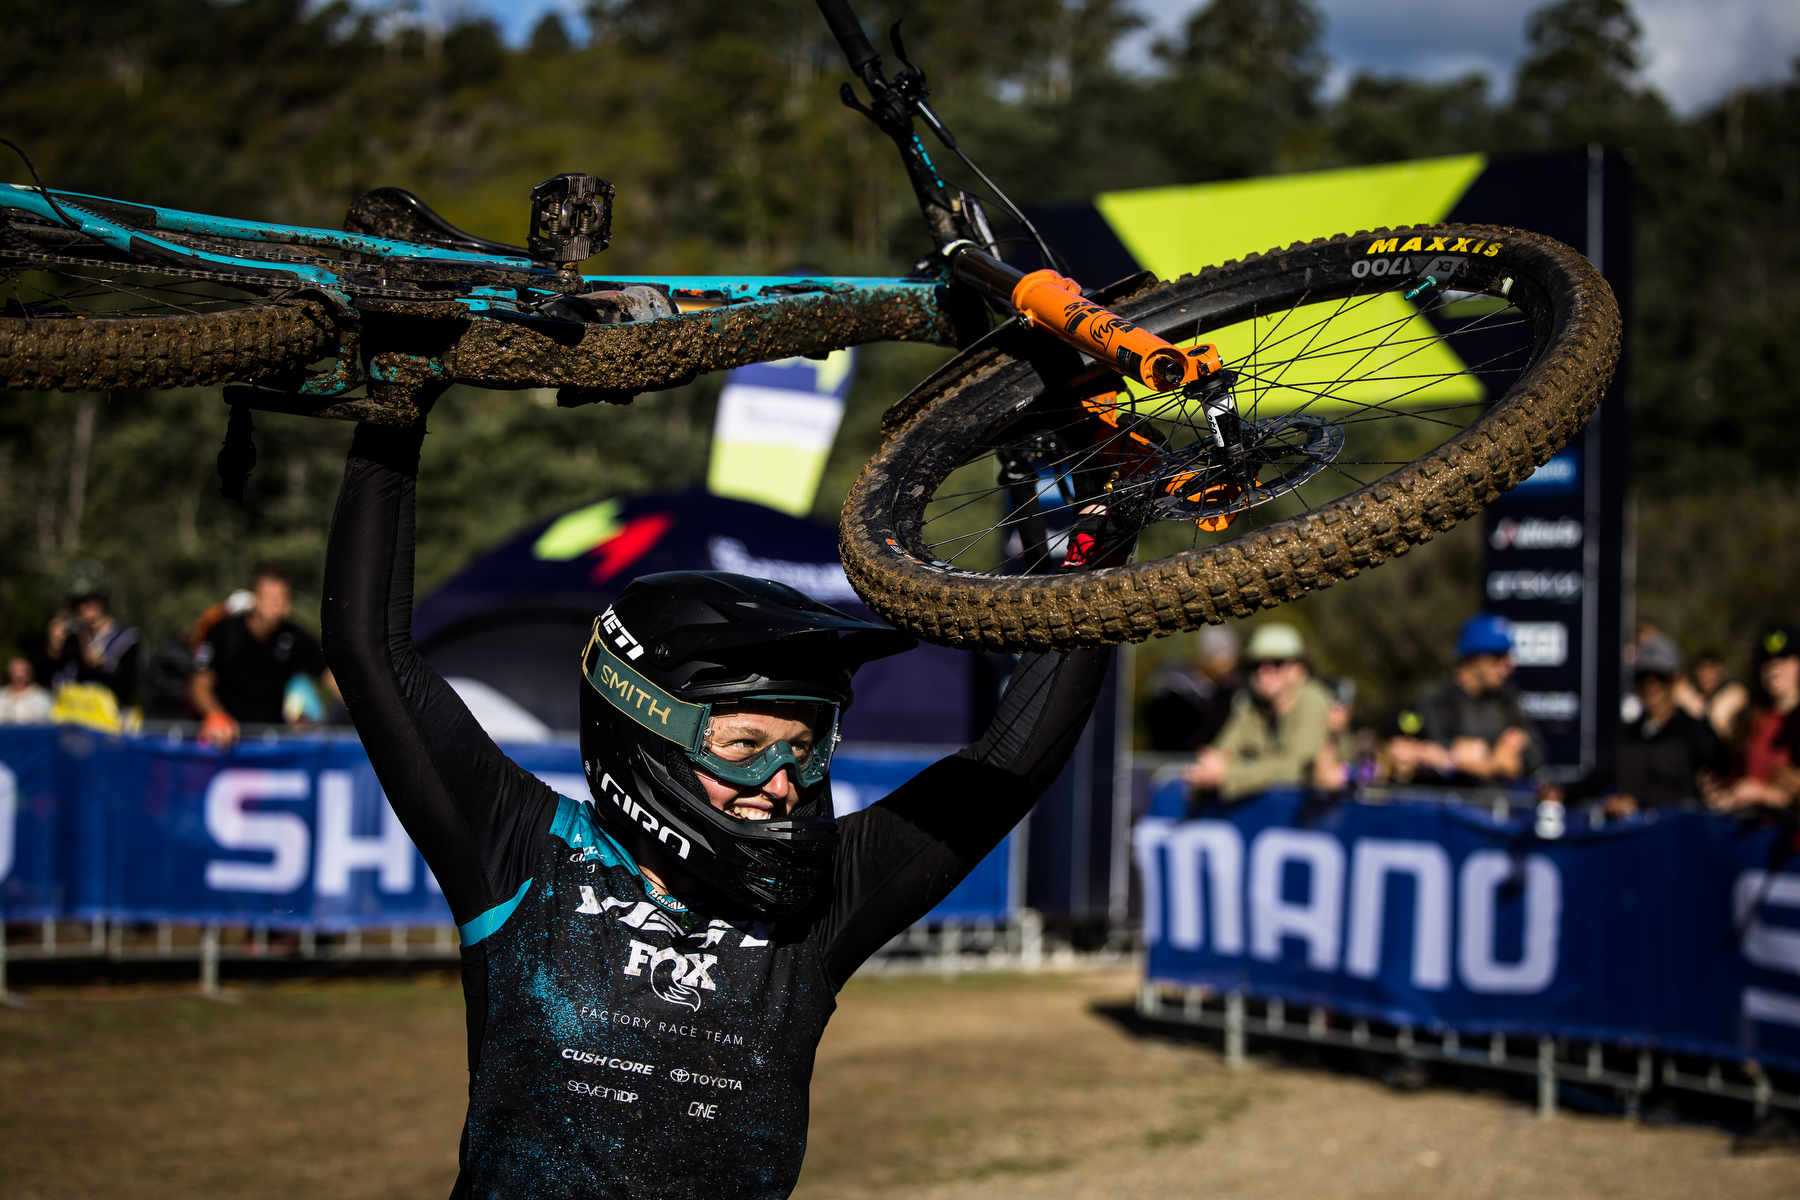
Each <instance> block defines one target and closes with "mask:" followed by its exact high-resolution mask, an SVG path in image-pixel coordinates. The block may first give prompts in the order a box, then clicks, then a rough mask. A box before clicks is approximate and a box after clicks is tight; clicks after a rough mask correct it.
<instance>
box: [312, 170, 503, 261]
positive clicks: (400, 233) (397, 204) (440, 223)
mask: <svg viewBox="0 0 1800 1200" xmlns="http://www.w3.org/2000/svg"><path fill="white" fill-rule="evenodd" d="M344 232H346V233H366V234H368V235H369V236H370V237H383V238H394V239H397V240H399V241H407V242H424V243H426V244H427V245H432V246H442V247H444V248H445V249H447V250H462V251H466V252H468V253H471V254H497V255H505V256H507V257H511V258H530V257H532V255H531V252H530V251H529V250H527V249H525V247H523V246H509V245H507V244H506V243H505V242H495V241H490V240H489V239H487V238H484V237H477V236H475V235H474V234H472V233H465V232H464V231H462V230H460V229H458V228H457V227H456V226H454V225H452V224H451V223H450V222H448V221H446V220H444V218H443V217H441V216H439V215H438V214H437V212H436V211H434V210H433V209H432V207H431V206H430V205H429V204H427V203H425V202H424V201H423V200H421V199H419V198H418V197H417V196H415V195H413V194H412V193H411V192H409V191H407V190H406V189H405V188H397V187H378V188H372V189H371V190H369V191H366V192H364V193H363V194H362V195H360V196H358V197H357V198H356V199H355V200H353V201H351V202H350V211H349V212H347V213H345V214H344Z"/></svg>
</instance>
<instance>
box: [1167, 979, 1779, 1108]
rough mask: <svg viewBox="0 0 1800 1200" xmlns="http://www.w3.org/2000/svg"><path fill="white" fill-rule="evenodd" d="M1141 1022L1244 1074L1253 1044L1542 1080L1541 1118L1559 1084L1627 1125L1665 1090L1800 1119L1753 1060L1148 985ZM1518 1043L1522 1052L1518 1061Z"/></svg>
mask: <svg viewBox="0 0 1800 1200" xmlns="http://www.w3.org/2000/svg"><path fill="white" fill-rule="evenodd" d="M1137 1011H1138V1014H1139V1015H1140V1016H1142V1017H1144V1018H1146V1019H1148V1020H1152V1021H1165V1022H1170V1023H1173V1024H1181V1025H1190V1026H1195V1027H1198V1028H1201V1029H1211V1030H1217V1031H1219V1032H1220V1033H1221V1034H1222V1035H1223V1040H1224V1054H1225V1062H1226V1065H1227V1066H1232V1067H1237V1066H1242V1065H1243V1063H1244V1060H1245V1056H1246V1054H1247V1051H1248V1048H1249V1040H1250V1039H1251V1038H1252V1037H1257V1038H1263V1039H1269V1040H1276V1041H1288V1042H1300V1043H1310V1044H1313V1045H1321V1046H1334V1047H1339V1048H1342V1049H1349V1050H1361V1051H1366V1052H1368V1053H1371V1054H1386V1055H1393V1056H1395V1057H1397V1058H1402V1059H1408V1060H1412V1061H1418V1062H1439V1063H1447V1064H1450V1065H1453V1066H1463V1067H1475V1068H1479V1069H1482V1070H1489V1071H1500V1072H1506V1073H1510V1074H1516V1075H1528V1076H1534V1077H1535V1078H1536V1080H1537V1107H1538V1115H1539V1116H1540V1117H1546V1118H1547V1117H1551V1116H1554V1115H1555V1113H1556V1109H1557V1084H1558V1083H1568V1084H1572V1085H1576V1086H1582V1087H1590V1088H1597V1089H1608V1090H1610V1091H1612V1092H1613V1093H1614V1094H1615V1095H1616V1096H1617V1097H1618V1099H1619V1101H1620V1103H1621V1104H1622V1105H1623V1106H1624V1109H1625V1114H1626V1116H1627V1117H1628V1118H1632V1119H1635V1118H1636V1117H1637V1116H1638V1115H1639V1114H1640V1112H1641V1111H1642V1106H1643V1100H1644V1097H1645V1096H1646V1095H1647V1094H1648V1093H1649V1092H1650V1091H1651V1089H1652V1088H1653V1087H1655V1086H1657V1085H1658V1084H1660V1085H1661V1086H1662V1087H1665V1088H1671V1089H1675V1090H1678V1091H1687V1092H1696V1093H1701V1094H1704V1095H1709V1096H1716V1097H1721V1098H1724V1099H1728V1100H1741V1101H1744V1102H1745V1103H1747V1104H1749V1105H1750V1110H1751V1113H1752V1115H1753V1117H1754V1118H1755V1119H1756V1120H1759V1121H1760V1120H1761V1119H1762V1118H1763V1117H1765V1116H1767V1115H1768V1113H1769V1110H1770V1109H1771V1108H1783V1109H1791V1110H1795V1111H1800V1079H1789V1078H1787V1077H1785V1076H1782V1077H1781V1078H1782V1080H1783V1082H1784V1083H1785V1084H1786V1085H1787V1090H1783V1089H1782V1088H1781V1087H1778V1086H1777V1083H1776V1076H1773V1075H1771V1073H1770V1072H1768V1071H1765V1070H1764V1069H1763V1068H1762V1066H1761V1064H1759V1063H1758V1062H1756V1060H1754V1059H1744V1060H1742V1061H1740V1062H1736V1063H1725V1062H1720V1061H1718V1060H1709V1059H1698V1058H1694V1057H1692V1056H1687V1055H1676V1054H1669V1053H1659V1052H1657V1051H1655V1050H1652V1049H1649V1048H1645V1047H1639V1046H1615V1045H1606V1044H1603V1043H1600V1042H1578V1041H1574V1040H1568V1039H1557V1038H1549V1037H1538V1038H1518V1037H1513V1038H1509V1037H1507V1036H1506V1035H1505V1034H1498V1033H1496V1034H1489V1035H1482V1036H1471V1037H1469V1038H1467V1039H1466V1040H1465V1039H1464V1037H1463V1036H1462V1035H1460V1034H1458V1033H1457V1032H1456V1031H1455V1030H1453V1029H1442V1030H1417V1029H1412V1028H1409V1027H1407V1026H1387V1025H1381V1024H1378V1023H1373V1022H1369V1021H1365V1020H1356V1019H1349V1018H1345V1017H1343V1016H1340V1015H1339V1014H1336V1013H1333V1012H1331V1011H1330V1010H1329V1009H1326V1008H1323V1007H1320V1006H1312V1007H1308V1008H1307V1009H1305V1010H1304V1011H1294V1012H1290V1011H1289V1009H1288V1006H1287V1005H1286V1003H1285V1002H1283V1001H1282V1000H1280V999H1278V998H1269V999H1263V998H1258V997H1253V996H1250V995H1247V994H1246V993H1244V992H1241V991H1233V992H1219V991H1217V990H1215V989H1211V988H1170V987H1167V986H1166V985H1158V984H1155V983H1152V982H1149V981H1145V983H1144V984H1143V985H1142V986H1141V987H1140V988H1139V990H1138V1000H1137ZM1521 1044H1523V1046H1524V1047H1525V1049H1526V1052H1525V1053H1518V1052H1517V1049H1516V1048H1517V1047H1519V1046H1520V1045H1521Z"/></svg>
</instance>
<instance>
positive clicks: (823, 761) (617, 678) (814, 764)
mask: <svg viewBox="0 0 1800 1200" xmlns="http://www.w3.org/2000/svg"><path fill="white" fill-rule="evenodd" d="M583 669H584V673H585V674H586V676H587V681H588V683H589V685H590V686H592V687H593V688H594V690H596V691H598V692H599V693H600V694H601V695H602V696H605V697H606V699H607V702H608V703H610V704H611V705H612V706H613V707H614V708H616V709H618V710H619V711H620V712H622V713H624V714H625V715H626V716H628V717H630V718H631V719H632V720H633V721H636V722H637V723H638V724H639V725H642V726H643V727H644V728H645V729H648V730H649V731H650V732H652V733H654V734H657V735H658V736H660V737H663V738H667V739H668V740H669V741H671V742H674V743H675V744H676V745H678V746H680V747H681V748H682V749H683V750H684V751H686V752H687V756H688V757H689V758H690V759H691V760H692V761H693V762H694V764H695V765H696V766H698V767H700V768H702V769H703V770H705V771H706V773H707V774H709V775H712V776H715V777H716V778H718V779H720V780H722V781H724V782H726V783H730V784H735V785H737V786H738V787H760V786H761V785H762V784H765V783H767V782H768V781H769V780H770V779H773V778H774V777H775V775H776V773H777V772H779V771H782V770H784V769H785V768H787V767H793V768H794V775H795V778H797V779H798V780H799V782H800V785H801V786H802V787H811V786H812V785H813V784H816V783H818V782H819V781H820V780H822V779H824V778H825V775H826V773H827V772H829V771H830V770H831V755H832V753H833V751H835V750H836V749H837V741H838V709H837V705H835V704H833V703H831V702H830V701H827V700H821V699H819V698H818V697H817V696H796V695H775V694H769V695H749V696H733V697H731V698H730V699H729V700H721V701H719V702H718V703H716V704H714V703H704V704H692V703H689V702H688V701H686V700H683V699H681V698H680V697H678V696H673V695H671V694H669V693H668V692H667V691H664V690H663V689H662V688H660V687H658V686H657V685H656V684H655V683H654V682H652V681H651V680H650V679H648V678H647V677H646V676H645V675H644V674H643V673H642V672H640V671H638V670H637V669H636V668H635V667H633V666H632V665H631V664H630V663H628V662H626V661H625V660H624V659H623V658H621V657H620V656H619V655H618V654H617V653H616V652H615V651H614V649H613V648H612V646H611V645H610V644H608V640H607V639H606V638H604V637H601V636H600V633H599V629H598V626H596V628H595V634H594V637H593V638H592V640H590V641H589V642H588V652H587V654H585V655H583ZM751 701H754V702H759V703H774V704H776V705H778V714H779V715H781V716H787V717H791V719H795V720H799V721H802V722H803V723H804V724H805V725H806V726H807V733H808V736H807V737H797V738H780V739H777V738H775V737H774V736H773V734H772V731H771V730H770V729H769V728H768V722H767V720H766V718H765V719H763V720H758V719H757V717H758V716H759V715H760V714H751V713H746V712H743V711H741V710H740V706H741V705H742V704H743V703H745V702H751Z"/></svg>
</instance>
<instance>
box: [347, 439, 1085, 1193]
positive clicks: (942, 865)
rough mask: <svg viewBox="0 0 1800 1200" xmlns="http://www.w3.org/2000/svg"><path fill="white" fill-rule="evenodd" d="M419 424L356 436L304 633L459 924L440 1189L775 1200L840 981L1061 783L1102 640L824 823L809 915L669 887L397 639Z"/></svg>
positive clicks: (1026, 683)
mask: <svg viewBox="0 0 1800 1200" xmlns="http://www.w3.org/2000/svg"><path fill="white" fill-rule="evenodd" d="M422 437H423V431H422V429H412V430H395V429H388V428H383V427H380V426H370V425H365V426H359V427H358V429H357V432H356V437H355V440H354V442H353V444H352V446H351V451H350V460H349V463H348V465H347V467H346V469H345V473H344V485H343V490H342V491H341V492H340V494H339V496H338V506H337V512H336V514H335V516H334V518H333V521H332V527H331V542H330V549H329V551H328V554H327V559H326V571H325V605H324V620H323V625H324V634H325V650H326V655H327V658H328V659H329V661H330V664H331V667H332V670H333V672H334V674H335V676H336V678H337V681H338V685H339V687H340V688H341V689H342V691H343V695H344V702H345V704H346V705H347V706H348V708H349V710H350V714H351V716H352V717H353V718H354V719H355V722H356V727H357V730H358V732H359V733H360V734H361V736H362V740H363V744H364V746H365V747H366V748H367V750H368V754H369V759H370V761H371V762H372V763H373V764H374V768H375V772H376V774H377V776H378V777H379V778H380V780H381V784H382V787H383V788H384V789H385V790H386V792H387V796H388V800H389V802H390V803H391V804H392V805H393V808H394V811H395V813H396V814H397V815H398V816H399V818H400V820H401V822H402V823H403V824H404V825H405V826H406V829H407V832H408V833H409V834H411V835H412V839H413V841H414V842H415V843H416V844H417V845H418V847H419V849H420V851H421V852H422V853H423V854H424V856H425V861H426V862H427V863H428V864H429V865H430V867H431V870H432V872H433V874H434V875H435V876H436V877H437V880H438V882H439V883H440V884H441V885H442V886H443V890H444V895H445V898H446V899H447V900H448V901H449V903H450V909H451V912H452V913H453V914H454V916H455V919H456V920H457V922H458V923H459V924H460V926H461V930H462V942H463V952H462V966H463V991H464V995H465V997H466V998H467V1002H468V1024H469V1047H468V1049H469V1073H470V1079H469V1114H468V1119H467V1121H466V1123H465V1125H464V1127H463V1143H462V1151H461V1165H462V1172H461V1174H460V1176H459V1177H458V1180H457V1184H456V1189H455V1191H454V1193H453V1195H455V1196H471V1197H473V1196H481V1197H488V1196H508V1197H516V1196H559V1197H560V1196H574V1195H580V1196H650V1195H654V1196H701V1195H704V1196H706V1197H708V1198H709V1200H724V1198H729V1197H740V1196H742V1197H774V1196H786V1195H787V1194H788V1193H789V1192H790V1191H791V1190H792V1189H793V1186H794V1183H795V1180H796V1179H797V1177H798V1175H799V1171H800V1160H801V1157H802V1155H803V1153H804V1151H805V1146H806V1122H807V1087H808V1082H809V1080H810V1078H811V1075H812V1063H813V1051H814V1047H815V1046H816V1045H817V1043H818V1039H819V1036H820V1034H821V1033H822V1032H823V1030H824V1027H825V1022H826V1020H827V1019H828V1018H829V1017H830V1015H831V1012H832V1010H833V1009H834V1008H835V1007H836V999H835V996H836V992H837V990H838V988H840V987H841V986H842V985H843V983H844V981H845V980H846V979H848V978H849V976H850V974H851V972H853V971H854V970H855V969H856V968H857V966H858V965H860V964H861V963H862V962H863V961H864V959H866V958H867V957H868V956H869V955H870V954H871V953H873V952H874V951H875V950H876V949H878V948H879V947H880V946H881V945H882V944H883V943H885V942H886V941H887V940H888V939H889V938H890V937H892V936H893V935H894V934H896V933H898V932H900V931H901V930H903V929H905V928H906V927H907V926H909V925H910V924H912V923H913V922H914V921H917V920H918V919H919V918H921V917H923V916H924V915H925V914H926V913H927V912H928V911H929V910H930V909H931V908H932V906H933V905H935V904H937V903H938V902H939V901H940V900H942V899H943V898H944V897H945V896H946V895H948V894H949V892H950V890H951V889H952V888H953V887H955V886H956V884H957V883H958V882H960V881H961V880H962V878H963V877H964V876H965V875H967V874H968V872H969V871H970V870H971V869H972V868H973V867H974V866H975V864H976V863H978V862H979V861H980V860H981V859H982V858H983V857H984V856H985V855H986V854H987V853H988V852H989V851H990V850H992V849H993V848H994V847H995V846H996V845H998V844H999V842H1000V840H1001V839H1002V838H1003V837H1005V835H1006V832H1007V831H1008V830H1010V829H1011V828H1012V827H1013V826H1014V825H1015V824H1017V823H1018V822H1019V820H1020V819H1021V818H1023V817H1024V815H1025V813H1026V812H1027V810H1029V809H1030V807H1031V805H1032V804H1033V803H1035V801H1036V800H1037V798H1038V796H1039V795H1041V794H1042V793H1043V791H1044V789H1045V788H1046V787H1048V786H1049V784H1050V783H1051V781H1052V780H1054V779H1055V777H1056V775H1057V773H1058V772H1059V771H1061V769H1062V767H1063V765H1064V763H1065V762H1066V760H1067V758H1068V756H1069V753H1070V751H1071V750H1072V749H1073V747H1074V745H1075V742H1076V740H1077V737H1078V736H1079V734H1080V731H1081V729H1082V727H1083V726H1084V725H1085V724H1086V722H1087V719H1088V715H1089V712H1090V711H1091V709H1092V707H1093V702H1094V697H1095V695H1096V693H1097V692H1098V690H1099V686H1100V681H1101V677H1102V674H1103V673H1104V670H1105V666H1106V660H1107V652H1106V651H1080V652H1075V653H1070V654H1036V655H1026V656H1025V657H1024V658H1023V660H1022V661H1021V662H1020V664H1019V666H1018V668H1017V670H1016V671H1015V673H1014V676H1013V682H1012V684H1011V686H1010V687H1009V688H1008V689H1007V692H1006V695H1005V697H1004V698H1003V700H1002V703H1001V705H1000V711H999V713H998V715H997V716H996V717H995V719H994V722H993V725H992V726H991V727H990V728H989V730H988V732H987V733H986V734H985V735H984V737H983V738H982V739H981V741H979V742H978V743H976V744H975V745H973V746H970V747H969V748H967V749H965V750H963V751H961V752H959V753H957V754H955V755H953V756H951V757H949V758H946V759H943V760H941V761H939V762H938V763H936V764H934V765H933V766H931V767H929V768H927V769H926V770H925V771H924V772H922V773H921V774H919V775H918V776H917V777H916V778H914V779H913V780H912V781H910V782H909V783H907V784H906V785H905V786H903V787H901V788H900V789H899V790H897V791H895V792H894V793H893V794H892V795H890V796H889V797H887V798H886V799H885V800H883V801H881V802H880V803H879V804H876V805H873V806H872V807H870V808H868V809H865V810H863V811H862V812H859V813H856V814H855V815H853V816H849V817H846V818H844V819H843V820H842V821H841V822H840V830H841V835H842V839H841V842H840V846H839V850H838V854H837V858H836V862H835V865H834V869H833V881H832V885H831V886H830V888H829V889H826V890H823V891H822V892H821V894H820V896H819V898H818V899H817V900H816V901H815V903H814V904H813V905H812V906H811V907H810V908H809V909H807V910H806V911H805V912H802V913H800V914H798V915H796V916H792V917H787V918H783V919H780V920H769V919H764V918H761V917H759V916H757V915H756V914H754V913H751V912H747V911H744V910H739V909H733V908H731V907H729V906H728V905H726V904H724V903H723V902H722V901H720V900H718V899H717V898H709V897H707V896H704V895H700V896H683V897H681V898H680V899H676V898H673V897H667V896H663V895H661V894H660V893H658V892H657V891H656V890H655V889H653V888H651V887H649V886H648V885H647V883H646V881H645V880H644V878H643V876H642V874H641V873H640V872H639V870H638V867H637V865H636V863H634V862H633V861H632V858H631V855H630V854H629V853H628V852H627V850H626V849H625V848H624V847H623V846H621V845H619V844H618V843H617V842H615V841H614V840H613V839H611V838H610V837H608V836H607V835H606V834H605V833H604V832H603V831H601V830H600V829H599V828H598V827H597V826H596V824H595V822H594V820H593V818H592V816H591V814H590V810H589V809H588V807H587V805H588V804H589V803H592V802H594V801H593V800H590V799H588V798H585V797H579V798H570V797H562V796H558V795H557V794H556V793H554V792H553V791H551V789H550V788H548V787H547V786H545V785H544V784H543V783H541V782H539V781H538V780H537V779H536V778H535V777H533V776H531V775H529V774H527V773H526V772H525V771H524V770H522V769H521V768H519V767H518V766H517V765H515V764H514V763H513V762H512V761H511V760H509V759H508V758H507V757H506V756H505V755H504V754H502V753H501V752H500V750H499V748H498V747H496V746H495V745H494V743H493V741H492V740H491V739H490V738H489V737H488V736H487V735H486V734H485V733H484V732H483V731H482V729H481V727H480V726H479V725H478V724H477V723H476V721H475V718H474V717H473V716H471V715H470V713H469V712H468V710H467V709H466V708H465V707H464V706H463V704H462V702H461V701H460V700H459V699H458V698H457V696H456V694H455V693H454V692H453V691H451V689H450V688H449V686H448V685H446V684H445V683H444V681H443V680H442V679H440V678H439V677H438V676H437V675H436V674H435V673H434V672H433V671H432V670H431V669H430V668H429V667H427V666H426V665H425V664H424V662H423V661H422V660H421V659H420V658H419V656H418V654H417V653H416V651H415V650H414V648H413V645H412V638H411V633H410V625H411V619H412V572H413V493H414V481H415V477H416V475H417V471H418V452H419V445H420V440H421V439H422ZM577 649H578V647H573V646H572V647H571V648H570V659H569V662H570V672H569V675H570V686H571V687H576V686H581V681H580V679H579V676H578V673H577V670H576V651H577ZM602 787H603V788H605V787H606V781H604V780H603V781H602ZM622 790H623V789H621V792H622ZM598 802H600V803H608V802H613V800H612V798H611V797H610V796H606V797H600V798H598Z"/></svg>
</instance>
